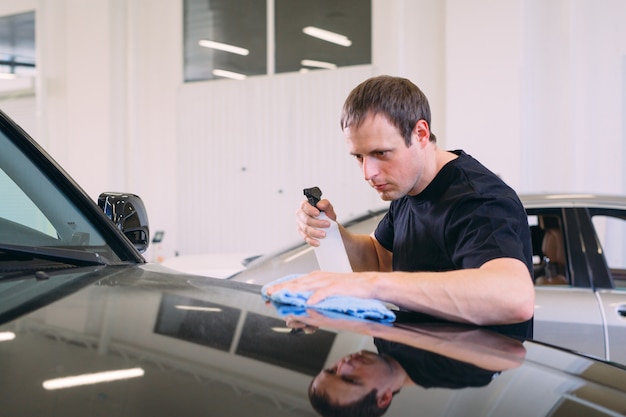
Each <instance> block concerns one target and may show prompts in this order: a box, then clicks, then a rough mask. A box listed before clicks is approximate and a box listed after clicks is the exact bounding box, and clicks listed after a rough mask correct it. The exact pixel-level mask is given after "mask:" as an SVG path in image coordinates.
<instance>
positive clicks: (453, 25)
mask: <svg viewBox="0 0 626 417" xmlns="http://www.w3.org/2000/svg"><path fill="white" fill-rule="evenodd" d="M372 4H373V8H374V18H373V25H374V27H373V31H374V39H373V59H374V63H373V65H372V66H371V67H357V68H349V69H342V70H339V71H336V72H317V73H313V74H306V75H299V74H284V75H278V76H274V77H269V78H266V77H258V78H251V79H248V80H246V81H244V82H241V83H236V82H230V81H215V82H206V83H193V84H187V85H184V84H183V83H182V38H181V36H182V11H181V10H180V5H181V2H180V1H179V0H31V1H30V3H29V2H26V3H24V2H20V1H15V0H4V1H2V2H0V14H9V13H14V12H16V9H20V7H22V9H20V10H19V11H23V8H24V7H25V6H20V5H26V6H30V7H32V8H35V9H36V12H37V30H38V34H37V41H38V61H39V71H40V73H39V77H38V80H37V100H38V101H37V103H38V108H37V112H38V115H39V126H38V129H37V135H38V140H39V141H40V143H42V144H43V145H44V146H45V147H46V148H47V149H48V150H49V151H50V152H51V154H52V155H53V156H54V157H55V158H57V159H58V160H59V162H61V163H62V164H63V165H64V166H65V167H66V168H67V170H68V171H69V172H70V173H71V174H72V175H73V176H74V177H75V178H76V180H77V181H78V182H80V183H81V184H82V185H83V187H84V188H85V189H86V190H87V191H88V193H89V194H90V195H92V196H93V197H94V199H95V198H96V197H97V195H98V193H99V192H101V191H104V190H124V191H132V192H136V193H138V194H140V195H141V196H142V197H143V198H144V200H145V201H146V205H147V206H148V209H149V213H150V219H151V227H152V229H153V230H165V231H166V237H165V240H164V246H165V249H164V250H165V252H166V254H173V253H174V251H179V252H180V253H181V254H191V253H201V252H206V251H219V252H232V251H244V252H247V251H251V252H257V251H266V250H267V249H270V248H275V247H278V246H282V245H283V244H284V243H285V242H288V241H291V240H292V239H294V237H295V232H294V223H293V212H294V211H295V208H296V205H297V203H298V202H299V201H300V199H301V198H302V196H301V189H302V188H303V187H306V186H310V185H319V186H320V187H322V189H323V190H324V192H325V195H326V196H328V197H329V198H332V201H333V202H334V203H335V205H336V207H337V210H338V213H339V214H340V217H341V218H347V217H349V216H350V215H351V214H353V213H354V214H356V213H359V212H361V211H362V210H364V209H365V208H367V207H371V206H375V205H379V204H380V202H379V201H378V200H377V197H376V196H375V195H374V194H373V192H372V191H371V190H369V189H368V187H367V186H366V184H364V182H363V180H362V179H361V177H360V174H359V173H358V170H357V169H356V167H355V164H354V163H353V162H352V161H350V160H349V158H348V157H347V156H346V154H345V149H344V148H343V143H342V136H341V133H340V130H339V127H338V117H339V110H340V106H341V103H342V101H343V99H344V97H345V95H346V94H347V92H348V91H349V90H350V89H351V88H352V87H353V86H354V85H356V84H357V83H358V82H360V81H362V80H363V79H364V78H366V77H367V76H369V75H372V74H380V73H388V74H395V75H402V76H405V77H408V78H410V79H412V80H414V81H415V82H416V83H417V84H418V85H419V86H420V87H422V89H423V90H424V91H425V92H426V94H427V95H428V96H429V98H430V100H431V104H432V107H433V129H434V131H435V132H436V133H437V135H438V138H439V142H440V145H441V146H442V147H445V148H449V149H452V148H463V149H465V150H466V151H468V152H469V153H470V154H472V155H474V156H475V157H477V158H478V159H480V160H481V161H483V162H484V163H485V164H486V165H487V166H489V167H490V168H492V169H493V170H494V171H495V172H497V173H498V174H500V175H501V176H502V177H503V178H504V179H505V180H506V181H507V182H509V184H511V185H512V186H513V187H514V188H516V189H517V190H518V191H519V192H535V191H575V192H607V193H608V192H610V193H619V194H623V193H624V192H625V189H624V188H625V184H624V178H625V177H626V173H625V172H624V169H623V167H622V165H623V163H622V162H623V159H624V155H626V150H625V149H624V145H623V141H624V138H625V137H626V134H625V133H624V120H623V119H624V114H626V110H625V103H624V101H625V100H626V99H625V96H626V94H625V93H624V91H625V90H624V87H623V85H624V76H625V75H624V72H625V71H624V65H625V64H624V62H625V56H626V33H625V32H626V25H623V22H624V21H626V2H623V1H622V0H604V1H602V2H598V1H595V0H554V1H549V2H546V1H543V0H508V1H501V0H474V1H472V2H467V1H464V0H445V1H440V0H373V1H372ZM18 6H20V7H18ZM325 158H328V159H325ZM322 160H325V163H323V164H322V163H321V161H322ZM150 256H151V255H150V254H148V255H147V257H148V258H150Z"/></svg>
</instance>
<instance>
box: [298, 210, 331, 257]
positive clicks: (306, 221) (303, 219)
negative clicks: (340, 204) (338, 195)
mask: <svg viewBox="0 0 626 417" xmlns="http://www.w3.org/2000/svg"><path fill="white" fill-rule="evenodd" d="M322 211H323V212H324V213H325V214H326V216H327V217H328V218H329V219H332V220H336V219H337V215H336V214H335V210H334V209H333V206H332V204H330V202H329V201H328V200H325V199H324V200H320V201H319V203H317V207H313V206H312V205H311V204H310V203H309V201H308V200H303V201H302V203H301V204H300V207H298V210H296V226H297V230H298V234H300V236H302V238H303V239H304V241H305V242H306V243H308V244H309V245H311V246H319V245H320V241H319V240H320V239H324V237H326V232H325V231H324V230H323V229H325V228H328V227H330V222H329V221H328V220H325V219H320V218H319V215H320V213H321V212H322Z"/></svg>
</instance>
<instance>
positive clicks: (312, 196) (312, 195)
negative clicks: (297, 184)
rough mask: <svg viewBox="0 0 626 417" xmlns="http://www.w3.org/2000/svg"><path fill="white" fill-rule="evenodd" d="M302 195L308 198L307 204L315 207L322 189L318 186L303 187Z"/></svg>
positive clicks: (320, 197) (320, 196)
mask: <svg viewBox="0 0 626 417" xmlns="http://www.w3.org/2000/svg"><path fill="white" fill-rule="evenodd" d="M304 195H305V196H306V198H307V200H309V204H310V205H312V206H313V207H315V208H317V203H319V202H320V200H321V199H322V190H320V189H319V187H312V188H305V189H304Z"/></svg>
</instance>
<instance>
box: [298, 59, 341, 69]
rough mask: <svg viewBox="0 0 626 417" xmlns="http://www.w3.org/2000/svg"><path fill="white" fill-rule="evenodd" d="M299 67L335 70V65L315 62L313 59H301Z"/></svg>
mask: <svg viewBox="0 0 626 417" xmlns="http://www.w3.org/2000/svg"><path fill="white" fill-rule="evenodd" d="M300 65H302V66H304V67H314V68H326V69H336V68H337V64H333V63H332V62H324V61H315V60H313V59H303V60H302V61H300Z"/></svg>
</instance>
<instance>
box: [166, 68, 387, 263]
mask: <svg viewBox="0 0 626 417" xmlns="http://www.w3.org/2000/svg"><path fill="white" fill-rule="evenodd" d="M370 75H371V68H370V67H355V68H349V69H342V70H339V71H333V72H312V73H308V74H306V75H304V76H303V75H298V74H283V75H276V76H273V77H256V78H252V79H249V80H247V81H246V82H244V83H241V82H237V81H230V80H224V81H212V82H204V83H195V84H189V85H186V86H184V87H183V89H182V92H181V96H180V103H181V105H180V109H179V117H178V120H179V121H180V131H179V132H180V135H179V140H178V147H177V149H178V167H179V169H178V178H179V179H180V182H179V186H178V196H179V199H180V200H179V201H180V202H181V205H180V206H179V207H180V212H181V215H182V216H181V219H182V218H184V219H187V220H190V219H193V220H191V221H185V222H182V221H181V223H180V229H179V232H180V233H181V239H180V242H181V243H180V250H181V252H184V253H202V252H215V251H219V250H223V249H224V248H230V249H231V250H235V251H240V252H249V253H264V252H267V251H268V250H272V249H274V248H276V244H277V243H278V244H280V242H281V241H282V242H290V241H294V240H296V239H298V235H297V234H296V233H295V221H294V219H295V217H294V213H295V210H296V208H297V206H298V205H299V204H300V201H302V200H303V199H304V195H303V193H302V189H303V188H306V187H312V186H319V187H320V188H321V189H322V191H323V192H324V196H325V197H327V198H329V199H330V200H331V201H332V202H333V204H334V205H335V207H336V210H337V213H338V215H340V216H342V217H343V218H349V217H351V216H354V215H356V214H362V213H364V212H365V210H367V209H369V208H372V207H374V206H380V205H381V203H380V202H379V201H378V197H377V196H376V194H375V193H374V192H373V191H372V190H371V189H370V188H369V187H368V186H367V184H366V183H365V182H364V181H363V180H362V177H361V175H360V171H359V169H358V165H357V164H356V162H355V161H354V160H353V159H352V157H351V156H349V155H348V152H347V149H346V146H345V142H344V139H343V136H342V134H341V130H340V129H339V115H340V112H341V106H342V104H343V100H344V99H345V97H346V95H347V94H348V92H349V91H350V89H351V88H352V87H353V83H354V80H355V79H364V78H367V77H369V76H370ZM203 231H204V233H203Z"/></svg>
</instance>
